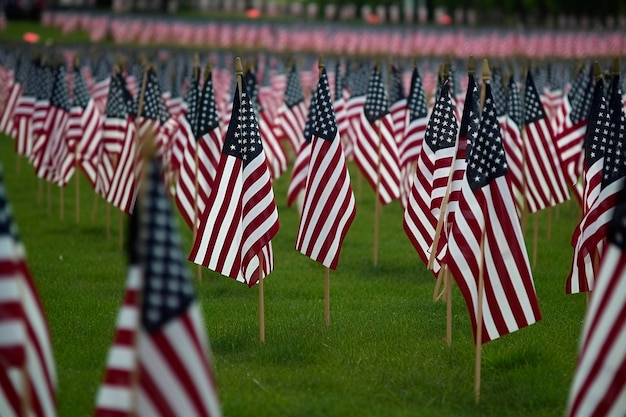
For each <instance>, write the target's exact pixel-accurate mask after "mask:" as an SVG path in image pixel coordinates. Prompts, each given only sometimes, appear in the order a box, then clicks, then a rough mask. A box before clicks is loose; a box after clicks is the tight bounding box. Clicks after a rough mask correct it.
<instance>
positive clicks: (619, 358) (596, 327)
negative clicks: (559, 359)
mask: <svg viewBox="0 0 626 417" xmlns="http://www.w3.org/2000/svg"><path fill="white" fill-rule="evenodd" d="M609 228H610V230H609V235H608V242H607V245H606V247H605V249H604V252H603V254H602V257H601V260H600V271H599V274H598V278H597V280H596V284H595V287H594V290H593V294H592V296H591V301H590V303H589V306H588V308H587V314H586V315H585V322H584V325H583V330H582V334H581V338H580V346H579V353H578V364H577V366H576V371H575V373H574V378H573V381H572V385H571V387H570V393H569V401H568V406H567V415H568V416H569V417H587V416H589V417H591V416H615V417H618V416H622V415H624V410H625V409H626V372H624V370H625V369H626V354H625V351H624V346H625V345H626V325H625V324H626V246H625V245H626V189H624V188H622V190H621V191H620V192H619V197H618V202H617V205H616V207H615V210H614V212H613V219H612V221H611V223H610V226H609Z"/></svg>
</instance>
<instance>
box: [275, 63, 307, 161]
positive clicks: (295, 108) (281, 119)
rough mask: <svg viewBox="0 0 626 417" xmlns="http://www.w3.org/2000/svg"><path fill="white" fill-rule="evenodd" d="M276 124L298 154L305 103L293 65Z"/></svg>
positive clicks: (304, 117) (303, 122)
mask: <svg viewBox="0 0 626 417" xmlns="http://www.w3.org/2000/svg"><path fill="white" fill-rule="evenodd" d="M277 117H278V124H279V125H280V128H281V130H282V132H283V134H284V135H285V136H286V137H287V140H288V141H289V143H291V146H292V148H293V150H294V152H298V150H299V149H300V144H301V143H302V140H303V139H302V131H303V129H304V124H305V123H306V103H305V102H304V93H303V92H302V85H301V84H300V77H299V76H298V71H297V70H296V67H295V65H293V66H292V68H291V71H289V75H288V76H287V87H286V90H285V104H284V105H283V106H281V107H280V109H279V110H278V116H277Z"/></svg>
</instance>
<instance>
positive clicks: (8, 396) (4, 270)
mask: <svg viewBox="0 0 626 417" xmlns="http://www.w3.org/2000/svg"><path fill="white" fill-rule="evenodd" d="M0 289H1V291H0V328H2V331H1V332H0V410H2V415H3V416H7V417H9V416H22V415H29V416H30V415H34V416H38V417H54V416H56V400H55V397H56V384H57V379H56V369H55V363H54V356H53V354H52V342H51V340H50V330H49V328H48V322H47V320H46V317H45V315H44V309H43V305H42V303H41V301H40V299H39V296H38V294H37V289H36V288H35V282H34V280H33V278H32V276H31V275H30V271H29V268H28V265H27V264H26V260H25V254H24V246H23V244H22V242H21V241H20V240H19V239H18V236H17V227H16V225H15V223H14V221H13V213H12V210H11V207H10V205H9V203H8V201H7V196H6V192H5V187H4V172H3V168H2V166H1V165H0ZM25 390H27V391H28V392H25ZM25 407H27V409H25Z"/></svg>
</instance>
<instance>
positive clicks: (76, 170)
mask: <svg viewBox="0 0 626 417" xmlns="http://www.w3.org/2000/svg"><path fill="white" fill-rule="evenodd" d="M74 68H75V69H76V70H79V69H80V62H79V59H78V56H76V57H75V58H74ZM79 143H80V142H79V141H78V140H76V143H75V144H74V173H75V174H74V180H75V187H76V188H75V189H74V209H75V210H76V224H79V223H80V181H79V179H80V175H79V172H80V162H79V161H80V158H79V154H78V145H79Z"/></svg>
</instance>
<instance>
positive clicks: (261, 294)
mask: <svg viewBox="0 0 626 417" xmlns="http://www.w3.org/2000/svg"><path fill="white" fill-rule="evenodd" d="M263 262H264V259H263V250H261V251H259V272H258V273H259V340H260V341H261V343H265V291H264V289H263V281H264V279H263Z"/></svg>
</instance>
